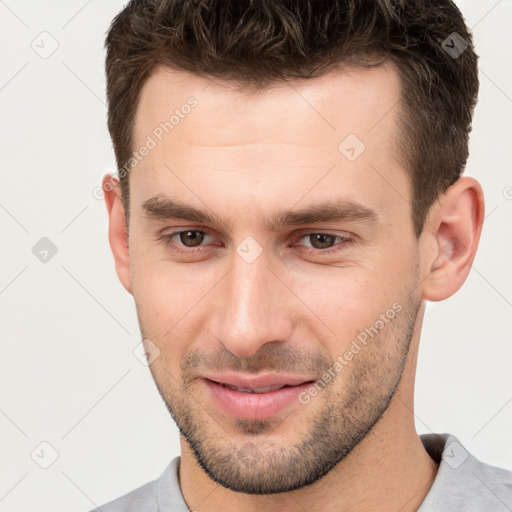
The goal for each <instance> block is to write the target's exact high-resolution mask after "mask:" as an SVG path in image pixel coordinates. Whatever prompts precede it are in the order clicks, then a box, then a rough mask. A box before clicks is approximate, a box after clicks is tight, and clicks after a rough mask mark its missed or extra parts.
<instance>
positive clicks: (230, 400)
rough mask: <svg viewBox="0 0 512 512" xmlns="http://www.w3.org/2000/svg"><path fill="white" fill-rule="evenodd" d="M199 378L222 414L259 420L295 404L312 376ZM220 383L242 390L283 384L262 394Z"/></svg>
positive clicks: (275, 375)
mask: <svg viewBox="0 0 512 512" xmlns="http://www.w3.org/2000/svg"><path fill="white" fill-rule="evenodd" d="M201 380H202V382H203V383H204V385H205V388H206V389H207V391H208V393H209V395H210V397H211V398H212V400H213V402H214V403H215V404H216V405H217V407H218V408H219V409H220V410H221V411H223V412H224V413H225V414H227V415H229V416H233V417H235V418H240V419H250V420H263V419H268V418H270V417H272V416H274V415H276V414H278V413H279V412H282V411H284V410H285V409H287V408H288V407H290V406H291V405H292V404H293V403H298V400H297V397H298V395H299V394H300V393H302V392H303V391H305V390H306V389H307V388H308V387H309V386H311V384H312V383H313V380H314V379H311V378H309V377H300V376H294V375H285V374H277V373H268V374H263V375H243V374H235V373H223V374H210V375H204V376H203V378H202V379H201ZM222 384H228V385H230V386H236V387H239V388H246V389H257V388H266V387H279V386H286V387H282V388H280V389H276V390H273V391H267V392H264V393H250V392H246V391H238V390H235V389H230V388H227V387H225V386H223V385H222Z"/></svg>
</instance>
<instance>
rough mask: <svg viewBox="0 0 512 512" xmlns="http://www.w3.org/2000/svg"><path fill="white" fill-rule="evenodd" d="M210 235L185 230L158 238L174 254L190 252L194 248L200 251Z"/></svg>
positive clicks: (194, 230) (196, 230) (198, 231)
mask: <svg viewBox="0 0 512 512" xmlns="http://www.w3.org/2000/svg"><path fill="white" fill-rule="evenodd" d="M209 238H210V235H208V234H207V233H206V232H204V231H201V230H199V229H186V230H183V231H174V232H172V233H165V234H163V235H160V236H159V237H158V239H159V240H162V241H163V242H164V243H165V245H166V246H167V247H169V248H170V249H172V250H173V251H176V252H190V251H193V250H194V249H195V248H199V249H201V248H202V246H203V245H204V244H203V242H204V241H208V240H209Z"/></svg>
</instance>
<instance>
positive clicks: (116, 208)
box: [102, 174, 133, 294]
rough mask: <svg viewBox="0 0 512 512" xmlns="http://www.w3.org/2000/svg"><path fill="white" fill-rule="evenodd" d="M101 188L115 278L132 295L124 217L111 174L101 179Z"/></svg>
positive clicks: (119, 192)
mask: <svg viewBox="0 0 512 512" xmlns="http://www.w3.org/2000/svg"><path fill="white" fill-rule="evenodd" d="M102 188H103V191H104V194H105V204H106V206H107V212H108V219H109V226H108V239H109V242H110V248H111V249H112V254H113V255H114V261H115V266H116V272H117V277H118V278H119V280H120V281H121V284H122V285H123V286H124V287H125V289H126V290H127V291H128V293H130V294H133V292H132V282H131V276H130V257H129V251H128V233H127V232H126V217H125V212H124V206H123V202H122V199H121V188H120V186H119V180H118V178H117V177H115V176H113V175H111V174H106V175H105V176H104V177H103V182H102Z"/></svg>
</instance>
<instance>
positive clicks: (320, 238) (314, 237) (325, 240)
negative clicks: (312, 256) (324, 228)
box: [308, 233, 338, 249]
mask: <svg viewBox="0 0 512 512" xmlns="http://www.w3.org/2000/svg"><path fill="white" fill-rule="evenodd" d="M308 237H309V240H310V242H311V246H312V247H314V248H315V249H328V248H330V247H332V246H333V245H334V243H335V242H336V239H337V238H338V237H337V236H334V235H329V234H326V233H313V234H310V235H308Z"/></svg>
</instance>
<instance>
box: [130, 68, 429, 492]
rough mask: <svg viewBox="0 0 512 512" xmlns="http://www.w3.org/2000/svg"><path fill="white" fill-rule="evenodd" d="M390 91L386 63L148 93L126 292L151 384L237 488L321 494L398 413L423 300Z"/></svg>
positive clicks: (393, 80)
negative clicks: (335, 471) (310, 487)
mask: <svg viewBox="0 0 512 512" xmlns="http://www.w3.org/2000/svg"><path fill="white" fill-rule="evenodd" d="M398 99H399V79H398V75H397V74H396V71H395V70H394V69H393V68H392V67H391V66H389V65H385V66H382V67H380V68H378V69H373V70H367V69H345V70H337V71H334V72H331V73H330V74H328V75H326V76H324V77H322V78H317V79H313V80H309V81H306V80H304V81H295V82H292V83H290V84H283V83H280V84H278V85H273V86H269V87H267V88H265V89H262V90H250V89H235V88H234V87H233V86H232V85H229V84H226V83H222V82H220V81H214V82H210V81H209V80H206V79H203V78H199V77H195V76H192V75H190V74H187V73H181V72H175V71H170V70H165V69H159V70H158V71H157V72H156V73H155V74H154V75H152V76H151V77H150V78H149V79H148V81H147V82H146V83H145V85H144V88H143V90H142V95H141V98H140V102H139V105H138V111H137V120H136V133H135V148H136V149H140V148H141V147H142V146H144V145H145V146H146V147H148V148H149V149H148V151H145V150H142V151H140V154H142V153H146V154H145V156H144V157H143V158H142V159H141V160H140V162H139V163H138V164H137V165H136V166H135V168H134V169H133V170H132V171H131V172H130V193H131V196H130V218H129V258H130V259H129V261H130V288H131V291H132V293H133V296H134V298H135V302H136V306H137V313H138V318H139V322H140V327H141V331H142V335H143V338H144V339H146V340H150V341H149V342H146V343H147V346H148V347H149V348H148V351H149V352H150V354H151V352H154V355H158V357H156V358H155V359H154V361H153V362H152V363H151V366H150V369H151V372H152V375H153V377H154V379H155V382H156V385H157V387H158V389H159V392H160V394H161V396H162V398H163V399H164V401H165V403H166V405H167V407H168V409H169V411H170V412H171V414H172V416H173V417H174V419H175V421H176V422H177V424H178V426H179V428H180V431H181V433H182V434H183V436H184V438H185V439H186V440H187V442H188V444H189V445H190V448H191V450H192V451H193V453H194V455H195V457H196V459H197V461H198V462H199V464H200V465H201V466H202V468H203V469H204V470H205V471H206V473H207V474H208V475H209V476H210V477H211V478H212V479H213V480H215V481H217V482H219V483H220V484H222V485H224V486H225V487H227V488H229V489H232V490H235V491H240V492H244V493H265V494H268V493H275V492H284V491H289V490H292V489H296V488H299V487H302V486H304V485H307V484H311V483H313V482H315V481H316V480H318V479H319V478H320V477H322V476H323V475H325V474H326V473H328V472H329V471H330V470H331V469H332V468H333V467H334V466H335V465H336V464H337V463H338V462H339V461H341V460H342V459H343V458H344V457H345V456H346V455H347V454H349V453H350V452H351V450H352V449H353V448H354V447H355V446H356V445H357V444H358V443H359V442H360V441H361V440H362V439H363V438H364V436H365V435H366V434H367V433H368V432H369V431H370V430H371V429H372V427H373V426H374V425H375V424H376V422H377V421H378V420H379V419H380V418H381V417H382V416H383V414H384V413H385V411H386V409H387V408H388V406H389V404H390V402H391V401H392V398H393V395H394V393H395V391H396V388H397V386H398V384H399V382H400V379H401V376H402V370H403V367H404V364H405V361H406V357H407V354H408V349H409V345H410V342H411V339H412V338H413V333H414V330H415V321H416V319H417V315H418V310H419V307H420V304H421V295H420V291H419V290H418V287H417V285H418V283H419V272H418V260H419V257H418V241H417V239H416V237H415V235H414V230H413V224H412V218H411V211H410V201H411V183H410V178H409V176H408V174H407V172H406V170H405V169H404V168H403V167H402V166H401V165H400V164H399V163H398V161H397V159H396V157H397V151H396V149H395V144H396V139H395V137H396V135H397V126H396V114H397V108H398V107H395V106H396V104H397V102H398ZM393 107H395V108H393ZM171 116H174V117H173V118H171ZM166 122H167V123H168V124H167V125H166V124H165V123H166ZM161 123H163V124H161ZM150 139H151V140H150Z"/></svg>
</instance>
